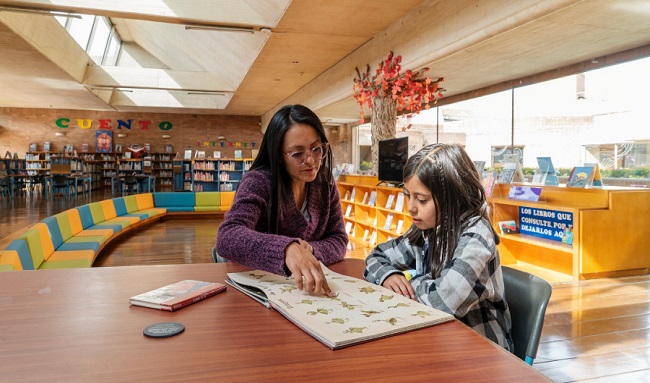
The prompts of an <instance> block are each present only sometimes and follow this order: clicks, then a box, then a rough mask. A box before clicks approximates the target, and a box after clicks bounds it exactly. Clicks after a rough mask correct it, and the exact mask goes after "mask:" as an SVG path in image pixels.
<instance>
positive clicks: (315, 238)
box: [217, 170, 348, 275]
mask: <svg viewBox="0 0 650 383" xmlns="http://www.w3.org/2000/svg"><path fill="white" fill-rule="evenodd" d="M319 185H320V184H319V183H318V182H316V181H315V182H312V183H311V184H310V187H309V191H308V195H307V198H308V202H307V209H308V211H309V215H310V216H311V221H310V222H307V220H306V219H305V217H304V216H303V214H302V212H301V211H300V210H298V208H297V207H296V202H295V200H294V198H293V194H292V197H291V201H288V202H286V203H281V204H280V209H279V211H280V212H279V214H280V228H279V229H278V234H267V231H268V225H267V222H268V214H267V211H268V201H269V200H270V199H271V174H270V173H269V172H265V171H260V170H253V171H249V172H246V173H245V174H244V177H243V178H242V180H241V183H240V184H239V187H237V193H236V194H235V200H234V202H233V204H232V207H231V208H230V210H229V211H228V212H227V213H226V216H225V219H224V221H223V223H222V224H221V226H219V230H218V233H217V252H218V253H219V255H220V256H222V257H224V258H226V259H229V260H231V261H235V262H239V263H241V264H242V265H245V266H248V267H250V268H253V269H260V270H266V271H269V272H272V273H276V274H280V275H286V271H285V267H284V265H285V263H284V250H285V249H286V248H287V246H289V244H291V243H292V242H294V241H296V240H297V239H298V238H302V239H303V240H305V241H307V242H309V244H310V245H311V246H312V247H313V249H314V256H315V257H316V258H317V259H318V260H320V261H321V262H323V263H324V264H325V265H329V264H332V263H334V262H338V261H340V260H342V259H343V257H344V256H345V250H346V245H347V243H348V236H347V234H346V233H345V225H344V223H343V214H342V211H341V201H340V199H339V192H338V189H337V188H336V185H335V184H334V183H332V184H330V185H328V187H327V188H323V187H320V186H319Z"/></svg>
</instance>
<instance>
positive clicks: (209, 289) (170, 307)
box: [129, 279, 226, 311]
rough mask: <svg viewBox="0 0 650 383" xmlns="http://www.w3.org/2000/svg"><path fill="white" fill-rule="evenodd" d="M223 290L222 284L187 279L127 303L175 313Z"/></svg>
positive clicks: (136, 297) (141, 295)
mask: <svg viewBox="0 0 650 383" xmlns="http://www.w3.org/2000/svg"><path fill="white" fill-rule="evenodd" d="M225 290H226V285H224V284H223V283H219V282H204V281H195V280H191V279H187V280H184V281H179V282H176V283H172V284H170V285H167V286H163V287H160V288H157V289H155V290H151V291H147V292H146V293H142V294H139V295H135V296H133V297H131V298H129V303H130V304H132V305H134V306H142V307H149V308H152V309H157V310H163V311H175V310H178V309H181V308H183V307H185V306H189V305H191V304H192V303H196V302H198V301H201V300H203V299H206V298H209V297H211V296H213V295H216V294H219V293H221V292H223V291H225Z"/></svg>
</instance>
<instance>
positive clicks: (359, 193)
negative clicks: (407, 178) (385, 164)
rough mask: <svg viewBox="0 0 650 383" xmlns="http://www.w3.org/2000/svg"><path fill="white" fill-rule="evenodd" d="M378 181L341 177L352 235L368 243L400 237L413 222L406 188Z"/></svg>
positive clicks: (366, 244)
mask: <svg viewBox="0 0 650 383" xmlns="http://www.w3.org/2000/svg"><path fill="white" fill-rule="evenodd" d="M378 182H379V181H378V180H377V177H372V176H356V175H345V174H344V175H341V176H339V180H338V181H337V187H338V189H339V194H340V195H341V208H342V209H343V216H344V220H345V221H346V225H347V224H348V222H352V224H353V229H354V230H353V231H352V233H349V237H350V239H354V240H355V242H357V243H359V244H361V245H363V246H366V247H374V246H376V245H377V244H378V243H381V242H385V241H387V240H388V239H391V238H397V237H399V236H400V235H402V234H404V232H406V230H407V229H408V228H409V227H410V225H411V222H412V221H411V217H410V215H409V214H408V210H407V209H406V205H405V203H404V196H403V194H402V189H401V188H394V187H386V186H377V183H378ZM400 196H401V197H400ZM389 202H390V205H389ZM348 211H350V214H348Z"/></svg>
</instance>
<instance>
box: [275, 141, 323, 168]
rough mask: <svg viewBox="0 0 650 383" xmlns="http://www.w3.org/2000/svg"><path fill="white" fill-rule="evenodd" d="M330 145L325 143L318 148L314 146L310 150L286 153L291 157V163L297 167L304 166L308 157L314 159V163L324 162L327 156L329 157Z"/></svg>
mask: <svg viewBox="0 0 650 383" xmlns="http://www.w3.org/2000/svg"><path fill="white" fill-rule="evenodd" d="M329 146H330V144H329V143H327V142H324V143H322V144H320V145H318V146H314V147H313V148H311V149H310V150H307V151H304V150H300V151H297V152H285V153H284V154H286V155H287V156H289V161H290V162H291V164H293V165H295V166H302V165H304V164H305V163H306V162H307V158H308V157H310V156H311V157H312V158H313V159H314V162H320V161H322V160H323V159H324V158H325V156H327V150H328V149H329Z"/></svg>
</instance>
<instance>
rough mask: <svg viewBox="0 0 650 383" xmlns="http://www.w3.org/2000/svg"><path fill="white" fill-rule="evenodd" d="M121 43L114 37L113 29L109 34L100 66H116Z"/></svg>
mask: <svg viewBox="0 0 650 383" xmlns="http://www.w3.org/2000/svg"><path fill="white" fill-rule="evenodd" d="M120 46H121V41H120V39H119V38H118V37H117V36H116V32H115V28H113V32H112V33H111V37H110V40H109V41H108V49H107V51H106V57H104V62H103V63H102V65H115V64H117V56H118V54H119V52H120Z"/></svg>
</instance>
